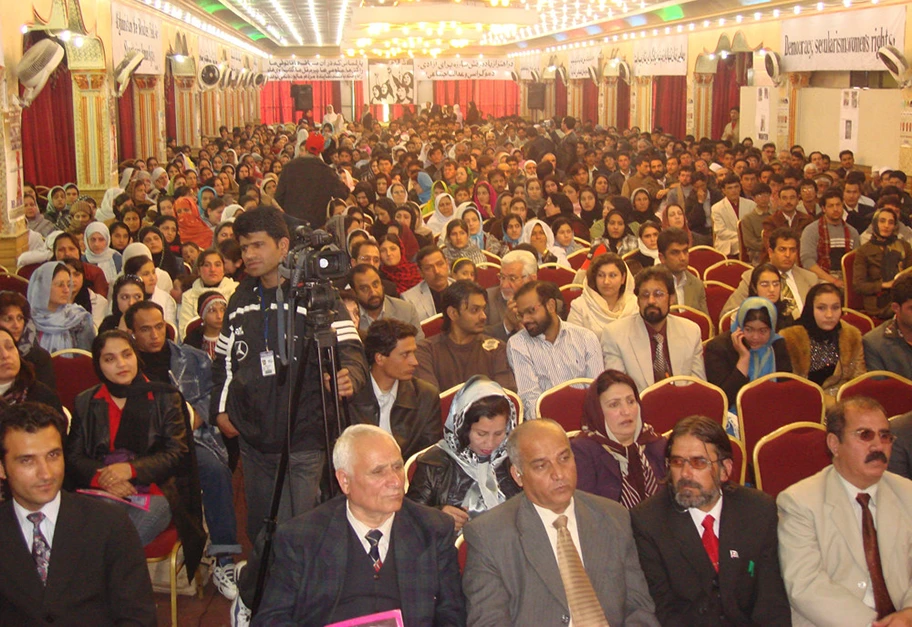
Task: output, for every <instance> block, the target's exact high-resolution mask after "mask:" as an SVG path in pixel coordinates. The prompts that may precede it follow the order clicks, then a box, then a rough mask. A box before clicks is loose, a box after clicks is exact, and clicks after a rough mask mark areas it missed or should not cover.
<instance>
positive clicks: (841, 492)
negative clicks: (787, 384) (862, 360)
mask: <svg viewBox="0 0 912 627" xmlns="http://www.w3.org/2000/svg"><path fill="white" fill-rule="evenodd" d="M826 427H827V436H826V443H827V448H828V449H829V452H830V455H831V456H832V459H833V464H832V465H831V466H829V467H827V468H825V469H824V470H822V471H820V472H819V473H817V474H816V475H814V476H812V477H809V478H807V479H804V480H803V481H799V482H798V483H796V484H795V485H793V486H791V487H790V488H788V489H787V490H785V491H784V492H782V493H780V494H779V498H778V500H777V503H778V506H779V557H780V559H781V561H782V576H783V579H784V580H785V588H786V591H787V592H788V596H789V601H790V603H791V606H792V623H793V624H794V625H873V627H886V626H887V625H890V626H898V625H912V560H910V558H909V556H910V554H912V482H910V481H909V480H908V479H906V478H904V477H900V476H899V475H894V474H893V473H891V472H888V471H887V465H888V463H889V461H890V454H891V452H892V448H893V440H894V436H893V433H892V432H891V431H890V423H889V421H888V420H887V416H886V413H885V412H884V409H883V407H882V406H881V405H880V403H878V402H877V401H875V400H873V399H870V398H866V397H863V396H856V397H852V398H850V399H847V400H843V401H840V402H839V403H837V404H836V405H834V406H833V407H831V408H830V409H829V410H828V411H827V416H826Z"/></svg>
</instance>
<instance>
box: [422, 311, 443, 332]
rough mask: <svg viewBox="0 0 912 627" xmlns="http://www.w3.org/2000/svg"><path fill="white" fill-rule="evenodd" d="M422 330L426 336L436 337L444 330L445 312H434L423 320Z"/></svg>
mask: <svg viewBox="0 0 912 627" xmlns="http://www.w3.org/2000/svg"><path fill="white" fill-rule="evenodd" d="M421 330H422V331H424V337H434V336H435V335H437V334H438V333H440V332H441V331H442V330H443V314H434V315H433V316H431V317H430V318H425V319H424V320H422V321H421Z"/></svg>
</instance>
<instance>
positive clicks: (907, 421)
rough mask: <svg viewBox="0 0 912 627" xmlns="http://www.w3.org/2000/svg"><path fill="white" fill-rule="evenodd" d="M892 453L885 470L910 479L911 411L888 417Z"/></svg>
mask: <svg viewBox="0 0 912 627" xmlns="http://www.w3.org/2000/svg"><path fill="white" fill-rule="evenodd" d="M890 431H892V432H893V435H894V436H895V437H896V439H895V440H894V441H893V453H892V454H891V455H890V464H889V465H888V466H887V470H889V471H890V472H892V473H894V474H897V475H899V476H901V477H905V478H906V479H912V411H910V412H906V413H905V414H902V415H901V416H894V417H893V418H891V419H890Z"/></svg>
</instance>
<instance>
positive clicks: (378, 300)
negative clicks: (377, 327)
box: [348, 263, 424, 340]
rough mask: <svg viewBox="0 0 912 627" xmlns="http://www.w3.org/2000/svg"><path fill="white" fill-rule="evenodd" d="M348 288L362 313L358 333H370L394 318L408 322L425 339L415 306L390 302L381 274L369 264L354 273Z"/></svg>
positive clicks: (405, 302) (361, 264)
mask: <svg viewBox="0 0 912 627" xmlns="http://www.w3.org/2000/svg"><path fill="white" fill-rule="evenodd" d="M348 284H349V285H351V288H352V291H353V292H354V293H355V298H357V299H358V308H359V310H360V312H361V317H360V322H359V323H358V329H359V330H360V331H363V332H366V331H367V329H368V327H370V325H371V324H372V323H373V322H375V321H377V320H388V319H390V318H392V319H395V320H401V321H402V322H406V323H408V324H410V325H412V326H414V327H415V328H416V329H418V336H417V339H418V340H422V339H424V331H422V330H421V320H419V319H418V311H417V310H416V309H415V306H414V305H413V304H412V303H410V302H408V301H404V300H402V299H401V298H390V297H389V296H386V295H385V294H384V290H383V280H382V277H381V276H380V272H379V271H378V270H377V269H376V268H375V267H374V266H372V265H370V264H369V263H359V264H358V265H356V266H355V267H354V268H352V269H351V272H350V273H349V280H348Z"/></svg>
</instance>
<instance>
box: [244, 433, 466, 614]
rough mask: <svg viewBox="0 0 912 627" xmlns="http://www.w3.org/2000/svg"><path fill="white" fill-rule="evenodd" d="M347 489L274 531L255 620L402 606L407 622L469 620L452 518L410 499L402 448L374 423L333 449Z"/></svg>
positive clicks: (338, 473) (340, 478) (346, 436)
mask: <svg viewBox="0 0 912 627" xmlns="http://www.w3.org/2000/svg"><path fill="white" fill-rule="evenodd" d="M333 465H334V466H335V469H336V479H338V481H339V486H340V488H341V489H342V492H343V493H344V494H345V498H342V497H339V498H336V499H333V500H331V501H329V502H327V503H324V504H323V505H321V506H320V507H318V508H316V509H314V510H312V511H310V512H308V513H307V514H304V515H302V516H299V517H297V518H294V519H292V520H290V521H288V522H286V523H284V524H283V525H282V526H281V527H279V530H278V532H277V533H276V537H275V550H274V553H273V555H274V561H273V565H272V568H271V569H270V578H269V581H268V583H267V585H266V591H265V594H264V596H263V601H262V604H261V605H260V610H259V612H258V613H257V614H256V615H255V616H254V619H253V624H254V625H325V624H327V623H333V622H337V621H342V620H346V619H350V618H355V617H358V616H364V615H368V614H374V613H378V612H385V611H390V610H395V609H399V610H401V611H402V617H403V620H404V622H405V624H406V625H464V624H465V620H466V617H465V603H464V600H463V596H462V591H461V590H460V585H459V565H458V561H457V557H456V548H455V546H454V544H453V541H454V529H453V520H452V518H450V517H449V516H447V515H446V514H443V513H441V512H439V511H438V510H435V509H432V508H429V507H425V506H423V505H418V504H415V503H413V502H411V501H409V500H408V499H404V496H405V492H404V486H405V476H404V471H403V464H402V454H401V453H400V452H399V446H398V445H397V444H396V442H395V440H393V438H391V437H390V436H389V434H388V433H386V432H384V431H382V430H380V429H379V428H377V427H374V426H372V425H352V426H351V427H348V428H347V429H346V430H345V431H344V432H343V433H342V435H341V436H340V437H339V439H338V440H337V441H336V445H335V447H334V448H333Z"/></svg>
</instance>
